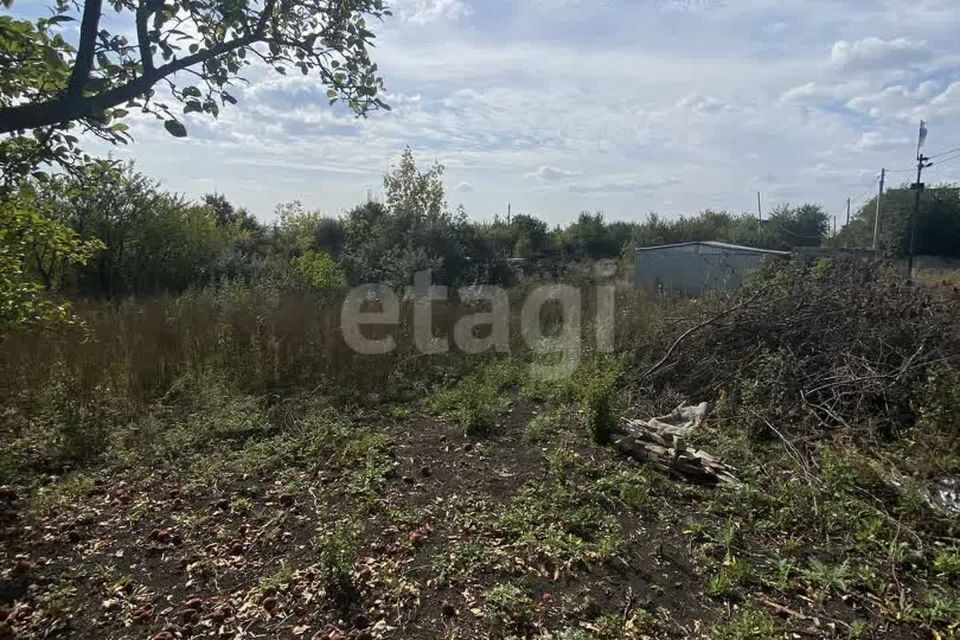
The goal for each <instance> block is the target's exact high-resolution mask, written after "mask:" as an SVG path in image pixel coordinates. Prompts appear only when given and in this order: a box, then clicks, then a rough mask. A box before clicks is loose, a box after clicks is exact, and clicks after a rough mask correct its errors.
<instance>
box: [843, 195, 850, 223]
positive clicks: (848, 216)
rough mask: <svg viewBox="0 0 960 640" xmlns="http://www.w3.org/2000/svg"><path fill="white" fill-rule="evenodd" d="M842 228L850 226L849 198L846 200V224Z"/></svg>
mask: <svg viewBox="0 0 960 640" xmlns="http://www.w3.org/2000/svg"><path fill="white" fill-rule="evenodd" d="M844 226H845V227H849V226H850V198H847V224H845V225H844Z"/></svg>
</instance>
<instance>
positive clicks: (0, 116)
mask: <svg viewBox="0 0 960 640" xmlns="http://www.w3.org/2000/svg"><path fill="white" fill-rule="evenodd" d="M255 41H256V38H255V37H253V36H244V37H243V38H237V39H236V40H232V41H230V42H223V43H220V44H218V45H216V46H214V47H210V48H209V49H206V50H204V51H198V52H197V53H195V54H193V55H189V56H187V57H185V58H180V59H178V60H173V61H172V62H169V63H167V64H165V65H163V66H162V67H158V68H156V69H154V70H153V71H152V72H151V73H148V74H144V75H142V76H140V77H138V78H136V79H134V80H131V81H130V82H128V83H127V84H124V85H120V86H119V87H114V88H113V89H109V90H107V91H104V92H103V93H100V94H97V95H92V96H78V97H75V98H73V97H70V96H63V97H60V98H56V99H54V100H48V101H46V102H39V103H33V104H24V105H17V106H15V107H5V108H2V109H0V133H11V132H13V131H21V130H25V129H35V128H37V127H44V126H49V125H58V124H63V123H65V122H70V121H72V120H79V119H81V118H90V117H94V116H97V115H98V114H101V113H103V112H104V110H106V109H110V108H112V107H116V106H119V105H121V104H123V103H125V102H129V101H130V100H133V99H134V98H137V97H140V96H142V95H144V94H145V93H147V92H148V91H149V90H150V88H151V87H152V86H153V85H154V84H156V83H157V82H159V81H160V80H163V79H164V78H166V77H167V76H169V75H171V74H174V73H176V72H177V71H181V70H182V69H186V68H187V67H192V66H193V65H195V64H200V63H202V62H205V61H207V60H210V59H212V58H216V57H217V56H220V55H223V54H224V53H229V52H230V51H233V50H234V49H238V48H240V47H245V46H248V45H250V44H252V43H253V42H255Z"/></svg>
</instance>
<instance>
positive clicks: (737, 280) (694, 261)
mask: <svg viewBox="0 0 960 640" xmlns="http://www.w3.org/2000/svg"><path fill="white" fill-rule="evenodd" d="M766 259H777V257H776V256H770V255H767V254H762V253H755V252H751V251H742V250H737V249H728V248H719V247H712V246H709V245H700V244H692V245H683V246H676V247H663V248H652V249H646V250H641V251H637V255H636V269H635V280H634V283H635V285H636V286H637V287H639V288H641V289H646V290H647V291H652V292H658V291H660V285H662V286H663V293H664V295H667V296H682V297H698V296H701V295H703V294H704V293H707V292H709V291H716V290H720V289H734V288H737V287H739V286H741V285H742V284H743V281H744V278H745V277H746V275H747V274H748V273H749V272H750V271H751V270H753V269H756V268H758V267H760V265H761V264H762V263H763V261H764V260H766Z"/></svg>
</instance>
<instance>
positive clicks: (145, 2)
mask: <svg viewBox="0 0 960 640" xmlns="http://www.w3.org/2000/svg"><path fill="white" fill-rule="evenodd" d="M162 6H163V0H140V5H139V6H138V7H137V46H138V48H139V49H140V64H141V65H142V66H143V74H144V75H147V74H149V73H151V72H152V71H153V52H152V51H151V50H150V37H149V32H148V31H147V20H149V19H150V16H152V15H153V14H154V13H156V12H157V11H159V10H160V8H161V7H162Z"/></svg>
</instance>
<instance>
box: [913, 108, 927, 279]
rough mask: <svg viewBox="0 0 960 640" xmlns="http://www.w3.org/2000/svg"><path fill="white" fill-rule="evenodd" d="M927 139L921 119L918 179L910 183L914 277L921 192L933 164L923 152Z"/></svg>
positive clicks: (918, 146)
mask: <svg viewBox="0 0 960 640" xmlns="http://www.w3.org/2000/svg"><path fill="white" fill-rule="evenodd" d="M926 139H927V123H926V122H924V121H923V120H921V121H920V138H919V142H918V143H917V181H916V182H915V183H913V184H912V185H910V188H911V189H913V191H914V200H913V214H912V215H911V216H910V252H909V254H908V256H907V277H908V278H911V279H912V278H913V254H914V253H915V251H916V247H917V218H919V217H920V194H921V193H922V192H923V186H924V185H923V170H924V169H926V168H927V167H929V166H931V165H932V164H933V163H928V162H927V161H928V160H929V159H930V158H928V157H926V156H925V155H923V153H921V149H923V143H924V142H925V141H926Z"/></svg>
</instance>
